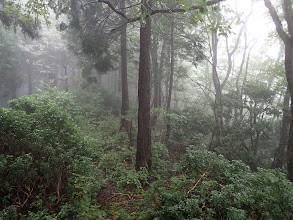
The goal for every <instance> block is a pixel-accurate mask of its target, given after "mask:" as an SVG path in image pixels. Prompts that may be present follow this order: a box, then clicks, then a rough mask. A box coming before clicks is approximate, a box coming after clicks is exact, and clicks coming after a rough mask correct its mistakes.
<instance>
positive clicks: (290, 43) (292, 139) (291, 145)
mask: <svg viewBox="0 0 293 220" xmlns="http://www.w3.org/2000/svg"><path fill="white" fill-rule="evenodd" d="M264 3H265V6H266V7H267V8H268V10H269V13H270V15H271V17H272V19H273V21H274V23H275V26H276V31H277V32H278V35H279V36H280V38H281V39H282V41H283V42H284V45H285V70H286V77H287V82H288V88H289V92H290V96H291V111H290V112H291V115H290V130H289V139H288V149H287V171H288V179H289V180H290V181H291V182H293V108H292V104H293V37H292V36H293V23H292V16H293V10H292V1H288V0H286V1H285V0H283V12H284V18H285V20H286V22H287V25H288V32H289V35H288V33H287V32H285V30H284V28H283V25H282V21H281V20H280V17H279V16H278V14H277V11H276V9H275V8H274V6H273V5H272V3H271V1H270V0H264Z"/></svg>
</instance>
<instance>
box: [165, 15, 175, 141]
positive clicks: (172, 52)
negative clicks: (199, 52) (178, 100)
mask: <svg viewBox="0 0 293 220" xmlns="http://www.w3.org/2000/svg"><path fill="white" fill-rule="evenodd" d="M170 44H171V45H170V46H171V48H170V50H171V57H170V82H169V94H168V97H167V107H166V110H167V111H169V110H170V107H171V98H172V89H173V80H174V18H172V23H171V42H170ZM170 134H171V124H170V118H169V117H167V130H166V142H168V140H169V138H170Z"/></svg>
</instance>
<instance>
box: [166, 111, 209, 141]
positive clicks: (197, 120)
mask: <svg viewBox="0 0 293 220" xmlns="http://www.w3.org/2000/svg"><path fill="white" fill-rule="evenodd" d="M168 116H169V117H170V119H171V128H172V130H171V131H172V136H171V138H172V139H173V140H174V141H175V142H179V143H183V142H185V143H188V145H196V144H199V143H200V142H201V141H202V139H203V137H204V136H205V135H207V134H208V133H209V132H210V127H211V125H212V121H211V118H210V117H209V116H206V115H204V114H203V113H202V112H200V111H199V110H197V109H196V108H194V107H191V108H185V109H184V110H179V109H176V110H173V111H172V112H171V114H168Z"/></svg>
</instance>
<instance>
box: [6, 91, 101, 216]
mask: <svg viewBox="0 0 293 220" xmlns="http://www.w3.org/2000/svg"><path fill="white" fill-rule="evenodd" d="M10 104H11V107H12V109H0V123H1V126H0V142H1V151H0V175H1V176H0V178H1V181H0V187H1V189H2V190H1V197H2V200H1V202H0V207H1V215H2V216H6V215H7V213H11V212H12V211H11V210H14V209H13V208H12V207H15V209H16V213H17V215H20V214H23V215H24V216H25V213H29V214H28V215H27V217H28V218H29V219H38V218H45V216H47V215H48V216H50V211H49V210H52V209H54V210H60V213H59V214H58V215H60V216H62V217H70V218H76V219H79V217H80V216H83V215H85V214H86V213H88V212H89V210H92V209H95V210H96V209H97V208H94V206H92V205H94V204H92V200H91V198H92V197H94V196H95V194H96V192H97V191H98V190H99V189H100V188H101V186H102V185H103V180H102V177H101V175H100V173H99V172H98V171H97V167H96V165H95V164H94V163H93V157H92V155H91V154H92V151H93V149H92V147H93V146H89V144H91V143H92V141H91V140H89V139H84V138H83V137H82V136H81V135H80V132H79V130H78V128H77V127H76V125H75V124H74V121H73V120H72V116H71V115H70V114H69V113H68V112H66V111H65V109H68V110H69V109H70V110H71V114H72V115H74V114H75V113H76V111H75V108H74V104H73V102H72V97H70V95H69V94H68V93H62V92H61V93H59V92H57V91H56V90H54V89H53V90H52V91H51V92H42V93H40V94H39V95H32V96H24V97H22V98H20V99H19V100H13V101H11V103H10ZM65 207H66V208H65ZM9 210H10V211H9ZM36 210H38V213H37V212H36ZM64 210H67V212H65V211H64ZM99 214H100V212H99ZM13 215H15V214H13V213H11V216H13ZM23 218H25V217H23ZM48 219H50V218H48ZM92 219H94V218H92Z"/></svg>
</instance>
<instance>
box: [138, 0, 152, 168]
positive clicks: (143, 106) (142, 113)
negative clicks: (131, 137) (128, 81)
mask: <svg viewBox="0 0 293 220" xmlns="http://www.w3.org/2000/svg"><path fill="white" fill-rule="evenodd" d="M141 3H142V8H141V10H142V13H143V14H146V18H145V24H141V26H140V56H139V74H138V75H139V79H138V134H137V151H136V165H135V168H136V170H137V171H139V170H140V168H142V167H145V168H147V169H148V170H151V168H152V146H151V126H150V39H151V19H150V16H149V13H150V8H151V1H148V0H142V1H141Z"/></svg>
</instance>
